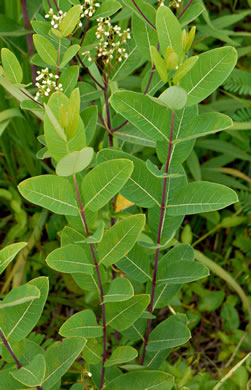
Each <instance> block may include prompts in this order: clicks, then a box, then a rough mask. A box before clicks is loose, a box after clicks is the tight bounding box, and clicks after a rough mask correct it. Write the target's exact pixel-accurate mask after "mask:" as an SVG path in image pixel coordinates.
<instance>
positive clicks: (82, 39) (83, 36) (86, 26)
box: [79, 19, 90, 46]
mask: <svg viewBox="0 0 251 390" xmlns="http://www.w3.org/2000/svg"><path fill="white" fill-rule="evenodd" d="M89 23H90V20H89V19H87V21H86V23H85V28H84V31H83V35H82V38H81V41H80V44H79V45H80V46H82V45H83V42H84V39H85V36H86V33H87V30H88V27H89Z"/></svg>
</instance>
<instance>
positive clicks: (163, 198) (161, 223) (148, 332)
mask: <svg viewBox="0 0 251 390" xmlns="http://www.w3.org/2000/svg"><path fill="white" fill-rule="evenodd" d="M174 120H175V112H172V120H171V129H170V137H169V143H168V153H167V159H166V167H165V173H168V171H169V164H170V158H171V151H172V139H173V129H174ZM166 188H167V177H165V178H164V181H163V191H162V200H161V208H160V218H159V229H158V237H157V244H160V240H161V234H162V229H163V223H164V213H165V208H166ZM159 251H160V250H159V248H157V249H156V252H155V260H154V271H153V281H152V292H151V301H150V305H149V308H148V310H149V312H150V313H151V314H152V312H153V305H154V296H155V290H156V280H157V271H158V262H159ZM151 324H152V319H151V318H149V319H148V321H147V329H146V335H145V340H144V346H143V352H142V357H141V361H140V364H141V365H143V364H144V360H145V354H146V347H147V344H148V339H149V335H150V332H151Z"/></svg>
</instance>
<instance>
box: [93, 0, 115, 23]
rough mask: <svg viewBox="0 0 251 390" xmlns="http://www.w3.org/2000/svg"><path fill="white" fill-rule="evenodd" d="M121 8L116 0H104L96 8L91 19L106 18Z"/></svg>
mask: <svg viewBox="0 0 251 390" xmlns="http://www.w3.org/2000/svg"><path fill="white" fill-rule="evenodd" d="M120 8H121V4H120V3H119V2H118V1H116V0H105V1H103V2H102V3H101V6H100V7H99V8H98V9H97V10H96V12H95V14H94V16H93V17H92V19H97V18H106V17H107V16H111V15H113V14H115V13H116V12H117V11H118V10H119V9H120Z"/></svg>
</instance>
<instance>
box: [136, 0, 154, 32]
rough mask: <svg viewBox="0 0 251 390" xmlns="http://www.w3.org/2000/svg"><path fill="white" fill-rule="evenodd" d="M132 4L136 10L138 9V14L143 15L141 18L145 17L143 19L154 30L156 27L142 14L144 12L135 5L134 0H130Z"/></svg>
mask: <svg viewBox="0 0 251 390" xmlns="http://www.w3.org/2000/svg"><path fill="white" fill-rule="evenodd" d="M132 2H133V4H134V6H135V7H136V8H137V10H138V11H139V13H140V15H141V16H143V18H144V19H145V21H146V22H147V23H148V24H149V26H151V27H152V28H153V29H154V30H156V27H155V26H154V25H153V24H152V23H151V22H150V20H149V19H148V18H147V17H146V16H145V15H144V13H143V12H142V11H141V9H140V8H139V7H138V6H137V4H136V2H135V0H132Z"/></svg>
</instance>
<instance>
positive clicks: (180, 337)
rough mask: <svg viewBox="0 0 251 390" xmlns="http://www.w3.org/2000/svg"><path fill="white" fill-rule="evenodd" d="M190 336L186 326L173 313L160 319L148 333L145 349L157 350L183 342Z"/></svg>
mask: <svg viewBox="0 0 251 390" xmlns="http://www.w3.org/2000/svg"><path fill="white" fill-rule="evenodd" d="M190 337H191V334H190V331H189V329H188V327H187V326H186V325H185V324H184V323H183V322H181V321H180V319H179V317H178V316H177V315H173V316H171V317H169V318H167V319H166V320H164V321H162V322H161V323H160V324H159V325H157V326H156V328H154V329H153V331H152V332H151V333H150V337H149V342H148V346H147V348H146V349H147V351H159V350H162V349H167V348H174V347H177V346H178V345H182V344H185V343H186V342H187V341H188V340H189V339H190Z"/></svg>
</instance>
